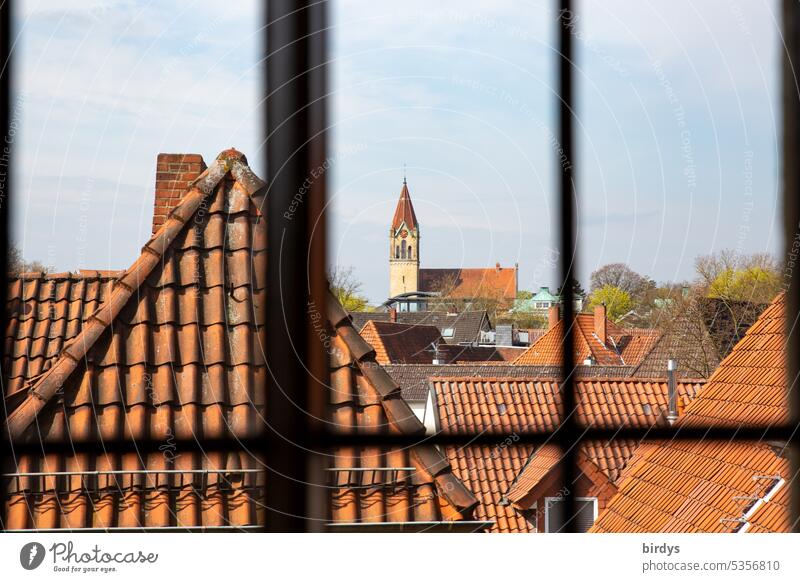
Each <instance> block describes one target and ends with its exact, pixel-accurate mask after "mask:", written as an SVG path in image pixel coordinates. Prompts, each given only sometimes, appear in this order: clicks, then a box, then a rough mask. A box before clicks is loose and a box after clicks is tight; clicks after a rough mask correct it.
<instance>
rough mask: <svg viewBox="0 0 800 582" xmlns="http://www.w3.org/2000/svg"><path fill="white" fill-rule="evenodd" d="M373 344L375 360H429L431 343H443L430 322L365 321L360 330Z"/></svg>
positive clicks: (402, 362) (427, 361) (417, 361)
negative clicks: (426, 323)
mask: <svg viewBox="0 0 800 582" xmlns="http://www.w3.org/2000/svg"><path fill="white" fill-rule="evenodd" d="M361 337H363V338H364V339H365V340H366V342H367V343H368V344H370V345H371V346H372V347H373V348H375V359H376V360H377V361H378V363H379V364H430V363H431V361H433V358H434V349H433V347H432V346H433V345H434V344H439V343H444V340H443V339H442V336H441V334H440V333H439V329H438V328H436V327H434V326H432V325H417V324H410V323H392V322H389V321H372V320H370V321H368V322H367V323H366V324H365V325H364V327H363V328H362V330H361Z"/></svg>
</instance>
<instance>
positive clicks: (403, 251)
mask: <svg viewBox="0 0 800 582" xmlns="http://www.w3.org/2000/svg"><path fill="white" fill-rule="evenodd" d="M400 256H401V257H402V258H404V259H405V258H406V241H402V242H401V243H400Z"/></svg>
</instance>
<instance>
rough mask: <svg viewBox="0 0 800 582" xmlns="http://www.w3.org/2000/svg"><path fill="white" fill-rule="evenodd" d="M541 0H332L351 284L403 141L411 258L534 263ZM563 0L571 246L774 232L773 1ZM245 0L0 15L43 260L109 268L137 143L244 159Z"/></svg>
mask: <svg viewBox="0 0 800 582" xmlns="http://www.w3.org/2000/svg"><path fill="white" fill-rule="evenodd" d="M553 4H554V3H553V2H520V1H511V0H509V1H499V2H491V3H489V2H477V1H471V0H469V1H462V2H443V3H436V4H434V5H433V6H434V8H433V9H432V8H431V3H430V2H416V1H408V2H404V3H402V4H397V3H385V2H339V3H335V4H334V9H333V11H332V14H331V17H332V18H331V21H332V22H331V24H332V30H331V49H332V50H331V57H332V62H331V68H330V71H331V91H332V95H331V97H332V98H331V116H330V118H331V125H332V133H331V136H332V140H331V146H332V147H331V152H330V155H331V157H332V168H331V171H330V173H329V178H330V192H331V201H330V211H331V212H330V222H331V226H332V228H331V235H330V236H331V239H330V249H329V253H330V260H331V262H334V263H337V264H340V265H342V266H352V267H353V268H354V269H355V272H356V274H357V276H358V277H359V278H360V279H361V280H362V281H363V283H364V291H365V292H366V294H367V295H368V296H369V298H370V299H371V300H372V301H380V300H382V299H384V298H385V295H386V293H387V287H388V265H387V260H386V259H387V249H388V243H387V232H388V223H389V220H390V218H391V213H392V211H393V208H394V205H395V203H396V200H397V196H398V194H399V190H400V186H401V182H402V176H403V165H404V164H405V165H406V166H407V170H406V172H407V176H408V182H409V188H410V190H411V196H412V199H413V200H414V204H415V207H416V211H417V216H418V218H419V220H420V223H421V229H422V244H421V248H420V252H421V257H422V263H423V266H428V267H455V266H464V267H478V266H491V265H494V264H495V262H498V261H499V262H500V263H502V264H503V265H513V264H514V263H519V265H520V274H521V279H520V285H521V287H523V288H532V287H534V286H538V285H557V284H558V281H557V277H556V268H555V265H556V261H557V253H556V251H555V247H556V245H555V240H556V231H555V230H554V228H553V226H554V223H555V218H556V216H555V212H556V206H555V194H556V192H555V189H554V185H555V182H554V178H555V176H556V169H557V166H556V159H555V154H554V150H553V139H554V137H553V136H554V135H555V134H556V131H557V130H556V126H555V123H554V113H555V107H556V98H557V96H556V95H555V93H554V85H555V68H554V67H555V58H554V57H555V51H554V48H553V32H554V19H555V17H556V14H555V12H554V11H553ZM697 4H699V5H700V6H698V7H694V6H693V4H692V3H689V2H685V1H676V2H635V3H631V2H623V1H621V0H612V1H609V0H605V1H599V0H598V1H593V2H579V3H578V9H577V11H576V19H575V20H574V34H575V37H576V48H577V50H578V58H577V63H578V66H579V73H578V78H577V80H578V91H577V93H578V96H579V103H578V111H577V114H578V124H577V128H578V132H579V133H578V137H579V144H580V145H579V157H578V163H577V167H578V168H579V189H580V202H579V212H580V219H581V220H580V227H579V228H580V257H581V258H580V262H579V272H580V273H581V277H582V279H583V281H584V283H587V282H588V275H589V273H590V272H591V271H592V270H594V269H595V268H597V267H598V266H599V265H602V264H604V263H607V262H617V261H622V262H627V263H629V264H631V265H632V266H633V267H634V268H635V269H637V270H639V271H640V272H642V273H644V274H648V275H650V276H651V277H653V278H655V279H656V280H659V281H669V280H681V279H686V278H689V277H691V276H692V271H693V259H694V257H695V256H696V255H698V254H702V253H708V252H711V251H714V250H719V249H722V248H740V249H741V250H744V251H747V252H753V251H763V250H768V251H773V252H775V251H777V250H778V247H779V244H780V237H779V232H778V229H777V214H778V209H777V206H776V204H777V195H776V194H777V187H778V183H779V181H778V172H779V167H778V155H777V152H778V139H779V136H778V133H777V129H776V118H777V112H776V111H777V110H776V104H777V99H778V87H779V79H778V74H777V73H778V55H779V52H778V51H779V46H780V44H779V43H780V39H779V35H778V24H777V8H776V6H775V3H774V2H767V1H765V0H759V1H752V2H744V1H743V0H740V1H726V0H715V1H704V2H702V3H697ZM256 6H257V3H256V2H237V3H227V4H220V3H215V2H180V3H178V2H175V3H169V2H166V3H165V2H159V3H144V2H100V3H94V4H92V3H85V2H77V1H76V2H72V3H70V2H67V3H58V5H57V8H56V7H55V5H53V4H52V3H46V2H33V1H32V2H28V3H25V4H24V6H23V10H22V11H21V12H20V13H19V14H18V15H17V20H18V26H19V28H18V30H19V31H20V32H21V35H20V37H19V44H18V49H19V53H18V59H19V65H18V67H17V71H18V75H19V77H18V86H19V87H20V89H21V93H20V95H19V96H18V99H17V101H16V102H15V107H16V110H17V112H18V116H19V122H20V128H21V129H20V132H19V134H18V138H17V139H18V142H17V143H16V146H17V148H18V149H17V156H18V158H17V160H18V169H19V175H18V178H17V180H16V183H15V186H16V188H17V193H18V194H19V199H18V203H17V205H16V208H15V238H16V239H17V241H18V242H19V244H20V246H22V248H23V251H24V254H25V256H26V257H27V258H29V259H38V260H41V261H43V262H45V263H46V264H50V265H52V266H53V267H54V268H56V269H58V270H67V269H73V270H74V269H78V268H124V267H126V266H128V265H129V264H130V263H131V262H132V261H133V260H134V259H135V257H136V255H137V253H138V252H139V249H140V248H141V246H142V244H143V242H144V241H145V240H146V238H147V234H148V231H149V224H150V213H151V210H152V190H153V182H154V172H155V158H156V154H157V153H158V152H162V151H169V152H192V153H201V154H203V155H204V156H205V157H206V159H213V157H214V156H215V155H216V153H218V152H219V151H221V150H223V149H225V148H227V147H231V146H235V147H237V148H238V149H240V150H242V151H244V152H245V153H246V154H248V155H249V157H250V161H251V164H252V165H253V167H254V168H255V169H256V171H259V170H261V169H262V168H261V167H260V146H261V144H260V141H259V140H260V136H259V126H258V123H259V119H260V118H259V113H258V75H257V68H256V67H257V63H256V59H257V56H258V42H257V36H258V31H257V26H258V23H259V17H258V15H257V12H256Z"/></svg>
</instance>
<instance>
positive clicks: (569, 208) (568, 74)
mask: <svg viewBox="0 0 800 582" xmlns="http://www.w3.org/2000/svg"><path fill="white" fill-rule="evenodd" d="M559 8H560V9H559V13H558V18H557V19H556V21H557V23H558V50H559V56H558V96H559V103H558V135H559V141H560V144H561V150H562V152H561V153H562V154H563V159H564V160H566V162H565V163H561V160H559V159H558V157H559V156H556V163H557V164H558V169H559V172H560V180H559V197H560V204H559V209H560V217H559V218H560V235H561V236H560V245H559V246H560V248H561V301H562V314H563V322H564V326H563V329H564V337H563V349H562V350H561V353H562V358H563V359H562V361H561V400H562V403H563V415H564V417H563V421H562V422H563V423H562V425H561V428H559V430H558V433H557V434H559V435H560V438H559V442H560V443H561V450H562V454H563V459H562V465H563V467H564V470H563V471H561V474H562V475H563V479H564V482H563V484H562V485H563V487H562V489H561V491H562V494H563V498H564V505H563V508H564V524H565V525H564V528H563V530H562V531H565V532H575V531H577V530H576V527H577V522H576V519H575V516H576V513H575V509H576V506H575V495H576V492H575V490H574V489H575V478H576V475H577V471H576V462H577V447H578V443H577V440H578V439H577V425H576V422H575V417H574V415H573V412H574V411H575V401H576V399H575V392H574V389H575V386H574V382H573V375H572V370H573V362H574V353H573V352H574V344H573V335H574V332H573V325H574V318H573V300H574V293H573V289H572V280H573V277H574V271H575V259H576V248H575V247H576V245H575V196H576V190H575V179H574V160H575V159H574V155H573V150H572V144H573V141H572V138H573V123H572V115H573V107H572V34H571V31H570V28H569V23H570V20H571V19H572V2H571V1H570V0H560V6H559Z"/></svg>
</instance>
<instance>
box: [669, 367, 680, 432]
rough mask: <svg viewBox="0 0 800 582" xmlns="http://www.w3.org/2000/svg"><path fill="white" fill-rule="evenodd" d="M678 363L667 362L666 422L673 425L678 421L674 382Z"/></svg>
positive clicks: (676, 387) (675, 385) (676, 394)
mask: <svg viewBox="0 0 800 582" xmlns="http://www.w3.org/2000/svg"><path fill="white" fill-rule="evenodd" d="M677 368H678V363H677V362H676V361H675V360H672V359H670V360H668V361H667V404H668V410H667V421H668V422H669V423H670V424H673V423H674V422H675V421H676V420H678V385H677V382H676V380H675V370H676V369H677Z"/></svg>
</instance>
